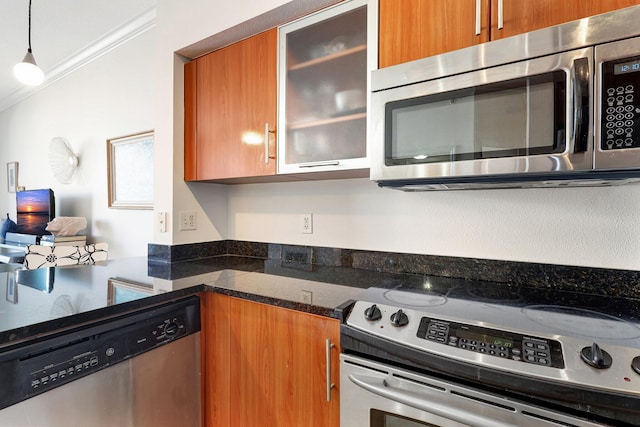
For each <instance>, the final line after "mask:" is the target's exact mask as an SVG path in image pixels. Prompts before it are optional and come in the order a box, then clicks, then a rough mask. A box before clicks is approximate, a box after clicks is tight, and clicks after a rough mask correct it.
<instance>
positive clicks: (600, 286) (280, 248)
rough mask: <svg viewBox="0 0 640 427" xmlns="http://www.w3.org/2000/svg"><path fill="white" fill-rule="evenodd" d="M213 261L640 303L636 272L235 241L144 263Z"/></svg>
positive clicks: (153, 256) (181, 248)
mask: <svg viewBox="0 0 640 427" xmlns="http://www.w3.org/2000/svg"><path fill="white" fill-rule="evenodd" d="M217 256H240V257H249V258H257V259H264V260H281V262H282V263H283V264H289V265H295V266H297V267H303V266H304V265H313V266H318V267H340V268H343V269H355V270H359V271H363V270H364V271H374V272H379V273H393V274H415V275H429V276H440V277H452V278H459V279H467V280H481V281H489V282H498V283H505V284H509V285H513V286H527V287H535V288H541V289H548V290H550V289H555V290H564V291H575V292H580V293H585V292H586V293H593V294H601V295H613V296H625V297H634V298H640V272H639V271H632V270H612V269H604V268H592V267H579V266H566V265H554V264H538V263H526V262H515V261H501V260H489V259H479V258H459V257H447V256H436V255H421V254H404V253H392V252H378V251H364V250H355V249H341V248H327V247H318V246H297V245H286V244H279V243H259V242H245V241H235V240H222V241H216V242H205V243H194V244H185V245H173V246H166V245H155V244H149V247H148V258H149V261H154V262H165V263H178V262H183V261H194V260H197V259H203V258H210V257H217Z"/></svg>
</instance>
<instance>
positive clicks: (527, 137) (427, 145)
mask: <svg viewBox="0 0 640 427" xmlns="http://www.w3.org/2000/svg"><path fill="white" fill-rule="evenodd" d="M566 79H567V74H566V73H565V72H564V71H562V70H558V71H553V72H550V73H546V74H541V75H536V76H527V77H523V78H518V79H514V80H508V81H503V82H499V83H492V84H487V85H482V86H475V87H472V88H467V89H461V90H456V91H450V92H444V93H438V94H434V95H427V96H421V97H417V98H411V99H406V100H401V101H395V102H390V103H387V105H386V111H385V122H386V124H385V158H386V159H385V162H386V164H387V165H388V166H391V165H405V164H420V163H436V162H451V161H461V160H473V159H486V158H499V157H518V156H527V155H533V154H552V153H562V152H563V151H564V150H565V145H566V137H565V135H566V127H567V123H566Z"/></svg>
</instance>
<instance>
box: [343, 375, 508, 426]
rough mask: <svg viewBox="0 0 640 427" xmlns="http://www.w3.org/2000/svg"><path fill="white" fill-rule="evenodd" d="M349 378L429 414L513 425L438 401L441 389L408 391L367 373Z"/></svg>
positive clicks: (464, 421) (480, 423)
mask: <svg viewBox="0 0 640 427" xmlns="http://www.w3.org/2000/svg"><path fill="white" fill-rule="evenodd" d="M349 379H350V380H351V382H353V383H354V384H356V385H357V386H359V387H362V388H363V389H365V390H367V391H370V392H371V393H374V394H377V395H378V396H381V397H384V398H386V399H390V400H393V401H394V402H398V403H401V404H403V405H407V406H411V407H413V408H416V409H419V410H421V411H425V412H428V413H430V414H434V415H438V416H440V417H443V418H446V419H448V420H452V421H457V422H459V423H462V424H470V425H473V426H477V427H513V424H511V423H502V422H500V421H499V420H496V419H495V418H487V417H483V416H482V415H481V414H479V413H474V412H469V411H465V410H462V409H459V408H455V407H453V406H450V405H446V404H443V403H440V402H438V400H441V399H442V396H441V394H442V392H441V391H437V390H429V389H427V388H425V390H423V391H422V392H417V391H410V390H407V389H404V388H400V387H394V386H393V384H392V383H391V381H389V379H388V378H376V377H370V376H367V375H358V374H350V375H349ZM394 381H397V382H398V384H399V385H400V384H401V381H400V380H397V379H394ZM438 394H440V395H438Z"/></svg>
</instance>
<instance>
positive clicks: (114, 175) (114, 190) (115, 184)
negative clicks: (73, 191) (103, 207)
mask: <svg viewBox="0 0 640 427" xmlns="http://www.w3.org/2000/svg"><path fill="white" fill-rule="evenodd" d="M153 138H154V132H153V130H149V131H145V132H140V133H135V134H132V135H125V136H120V137H117V138H110V139H107V176H108V179H107V182H108V184H107V185H108V194H109V207H110V208H116V209H153Z"/></svg>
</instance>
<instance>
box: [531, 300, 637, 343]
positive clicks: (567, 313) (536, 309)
mask: <svg viewBox="0 0 640 427" xmlns="http://www.w3.org/2000/svg"><path fill="white" fill-rule="evenodd" d="M522 312H523V313H524V315H525V316H526V317H527V318H528V319H530V320H532V321H533V322H535V323H538V324H540V325H543V326H544V327H545V328H547V329H549V330H554V331H556V332H557V333H563V334H569V335H574V336H579V337H585V338H590V339H595V338H600V339H613V340H629V339H636V338H640V327H638V324H633V323H630V322H628V321H626V320H621V319H619V318H616V317H613V316H610V315H608V314H604V313H600V312H597V311H593V310H587V309H582V308H575V307H566V306H558V305H531V306H527V307H524V308H523V309H522Z"/></svg>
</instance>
